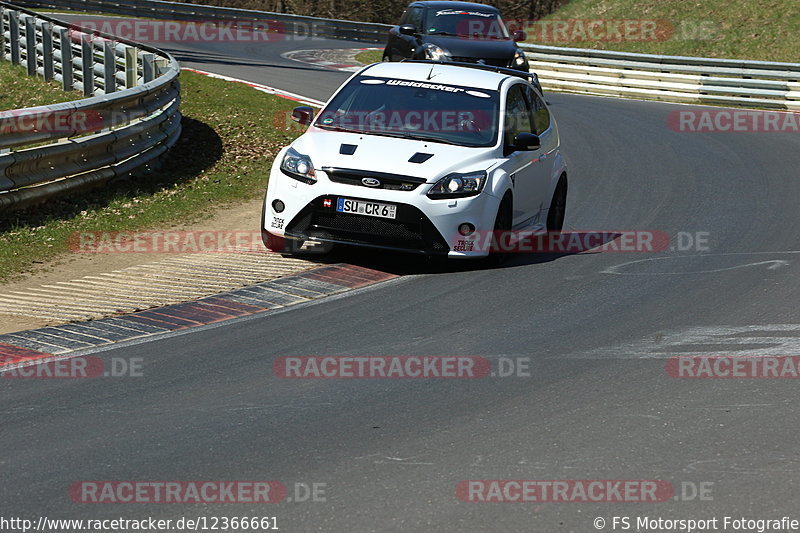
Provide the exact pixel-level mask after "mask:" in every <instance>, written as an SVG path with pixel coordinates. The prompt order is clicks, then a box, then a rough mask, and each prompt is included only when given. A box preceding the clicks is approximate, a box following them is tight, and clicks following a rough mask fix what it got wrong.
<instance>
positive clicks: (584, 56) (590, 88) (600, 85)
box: [521, 44, 800, 110]
mask: <svg viewBox="0 0 800 533" xmlns="http://www.w3.org/2000/svg"><path fill="white" fill-rule="evenodd" d="M521 46H522V48H523V49H524V50H525V54H526V55H527V56H528V59H529V61H530V64H531V69H532V70H534V71H536V73H537V74H538V75H539V80H540V81H541V83H542V86H543V87H544V88H545V89H550V90H559V91H567V92H577V93H584V94H596V95H603V96H620V97H628V98H644V99H652V100H664V101H670V102H685V103H699V104H717V105H726V106H743V107H766V108H774V109H788V110H797V109H800V64H797V63H773V62H769V61H743V60H738V59H713V58H702V57H681V56H659V55H650V54H633V53H626V52H614V51H607V50H592V49H587V48H561V47H557V46H541V45H531V44H522V45H521Z"/></svg>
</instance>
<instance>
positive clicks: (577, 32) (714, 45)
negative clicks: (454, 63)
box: [528, 0, 800, 63]
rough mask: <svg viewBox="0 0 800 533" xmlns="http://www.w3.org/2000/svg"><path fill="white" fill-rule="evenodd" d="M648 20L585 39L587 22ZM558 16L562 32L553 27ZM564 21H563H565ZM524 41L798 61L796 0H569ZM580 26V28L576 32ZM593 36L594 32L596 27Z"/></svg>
mask: <svg viewBox="0 0 800 533" xmlns="http://www.w3.org/2000/svg"><path fill="white" fill-rule="evenodd" d="M625 20H627V21H634V22H636V21H642V22H643V21H652V22H655V23H656V29H655V31H654V32H647V33H646V35H647V37H654V38H645V36H644V35H643V34H642V33H641V32H636V31H634V32H625V31H621V32H619V35H620V38H616V37H615V36H613V32H606V31H604V29H603V27H602V26H600V27H599V28H600V36H601V37H602V36H603V35H607V36H609V37H612V38H606V37H604V38H601V39H591V38H588V35H589V34H588V31H587V30H588V24H589V22H590V21H625ZM558 21H563V22H562V24H561V28H562V30H563V32H561V33H556V32H555V31H554V29H555V28H556V26H555V24H556V23H557V22H558ZM563 23H566V25H564V24H563ZM528 30H529V31H528V42H531V43H535V44H546V45H553V46H566V47H573V48H597V49H605V50H620V51H624V52H639V53H648V54H664V55H683V56H698V57H718V58H737V59H751V60H763V61H788V62H793V63H794V62H798V61H800V9H798V6H797V1H796V0H760V1H755V2H753V1H746V0H703V1H702V2H686V1H684V0H571V1H570V2H568V3H566V4H565V5H564V6H562V7H561V8H560V9H558V11H556V12H555V13H554V14H552V15H549V16H547V17H544V18H543V19H542V21H539V22H538V23H537V24H535V25H533V26H532V27H529V28H528ZM581 30H583V31H581ZM596 35H597V32H596Z"/></svg>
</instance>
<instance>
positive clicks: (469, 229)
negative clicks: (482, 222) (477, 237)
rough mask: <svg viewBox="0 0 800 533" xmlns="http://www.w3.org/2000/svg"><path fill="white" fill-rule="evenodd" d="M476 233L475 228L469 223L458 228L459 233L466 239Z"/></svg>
mask: <svg viewBox="0 0 800 533" xmlns="http://www.w3.org/2000/svg"><path fill="white" fill-rule="evenodd" d="M474 231H475V226H473V225H472V224H470V223H469V222H464V223H463V224H461V225H460V226H459V227H458V232H459V233H460V234H461V235H464V236H465V237H466V236H467V235H470V234H472V233H473V232H474Z"/></svg>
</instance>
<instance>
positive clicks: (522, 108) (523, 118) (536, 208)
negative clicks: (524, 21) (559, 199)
mask: <svg viewBox="0 0 800 533" xmlns="http://www.w3.org/2000/svg"><path fill="white" fill-rule="evenodd" d="M526 92H527V85H525V84H524V83H517V84H514V85H512V86H511V87H510V88H509V90H508V93H507V96H506V109H505V127H504V131H503V135H504V144H505V146H506V147H508V148H506V149H505V154H506V158H507V159H506V161H505V163H503V168H504V169H505V170H506V172H508V175H509V176H510V177H511V181H512V183H513V186H514V216H513V222H514V226H515V227H530V226H534V225H537V224H543V223H544V220H543V217H542V214H543V210H544V209H546V208H547V207H548V206H549V203H548V204H547V205H545V202H544V200H543V198H544V197H545V196H546V195H547V189H548V184H549V176H548V169H547V167H546V165H545V164H544V163H543V161H542V160H541V155H542V150H514V149H513V148H512V147H511V146H512V144H513V140H514V136H515V135H516V134H517V133H522V132H527V133H536V125H535V123H534V114H533V107H532V103H533V101H532V100H531V99H530V97H529V96H528V95H527V94H526ZM545 160H546V158H545Z"/></svg>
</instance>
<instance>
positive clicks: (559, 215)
mask: <svg viewBox="0 0 800 533" xmlns="http://www.w3.org/2000/svg"><path fill="white" fill-rule="evenodd" d="M566 212H567V177H566V176H561V178H560V179H559V180H558V183H557V184H556V190H555V191H554V192H553V199H552V200H551V201H550V209H548V210H547V231H548V232H549V233H561V230H562V229H563V228H564V216H565V215H566Z"/></svg>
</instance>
